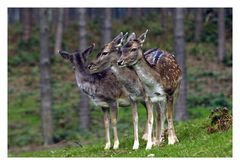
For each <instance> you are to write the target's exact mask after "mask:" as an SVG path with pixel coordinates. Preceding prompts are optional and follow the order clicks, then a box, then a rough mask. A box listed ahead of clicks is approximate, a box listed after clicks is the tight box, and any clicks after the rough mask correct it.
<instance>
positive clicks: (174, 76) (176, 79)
mask: <svg viewBox="0 0 240 165" xmlns="http://www.w3.org/2000/svg"><path fill="white" fill-rule="evenodd" d="M147 33H148V30H146V31H145V32H144V33H143V34H141V35H140V36H139V37H138V38H137V37H136V34H135V33H132V34H131V35H130V36H129V39H128V42H127V43H126V44H125V45H123V46H122V48H121V56H120V58H119V60H118V61H117V64H118V65H119V66H120V67H131V68H132V69H133V70H134V71H135V72H136V73H137V75H138V77H139V79H140V80H141V81H142V83H143V84H144V89H145V91H146V94H147V96H148V98H149V99H150V101H151V102H152V103H157V104H159V105H160V111H161V113H160V121H157V123H159V125H160V127H159V131H158V132H157V135H156V141H157V142H156V143H157V144H160V143H161V142H162V141H164V122H165V113H166V112H167V124H168V128H167V132H168V144H169V145H171V144H175V143H177V142H179V140H178V138H177V136H176V133H175V129H174V125H173V109H174V105H175V102H176V99H177V97H178V93H179V88H180V84H181V80H182V71H181V69H180V66H179V65H178V63H177V61H176V59H175V57H174V55H173V54H171V53H169V52H167V51H164V50H161V49H150V50H149V51H147V52H145V53H144V52H143V48H142V47H143V43H144V41H145V39H146V35H147Z"/></svg>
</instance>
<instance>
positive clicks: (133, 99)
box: [88, 32, 153, 149]
mask: <svg viewBox="0 0 240 165" xmlns="http://www.w3.org/2000/svg"><path fill="white" fill-rule="evenodd" d="M126 37H127V33H126V34H125V35H123V33H122V32H121V33H120V34H119V35H118V36H117V37H115V38H114V39H113V40H112V41H111V42H109V43H107V44H106V45H104V46H103V48H102V49H101V51H100V52H99V53H98V55H97V59H96V60H93V61H92V62H91V63H90V64H89V66H88V68H89V71H90V73H97V72H101V71H103V70H106V69H109V68H110V69H111V70H112V72H113V73H114V74H115V76H116V77H117V79H118V81H119V82H120V83H121V84H122V85H123V86H124V87H125V89H126V91H127V93H128V95H129V98H130V103H131V108H132V114H133V125H134V145H133V149H138V148H139V140H138V112H137V102H138V101H140V102H142V103H143V105H144V106H145V108H146V109H147V114H148V119H147V120H148V121H150V120H151V119H152V118H153V116H152V115H153V114H152V112H151V111H150V112H149V111H148V110H151V109H152V108H151V107H152V103H151V102H150V101H149V100H148V98H147V97H146V94H145V91H144V87H143V84H142V82H141V81H140V79H139V78H138V76H137V74H136V72H135V71H134V70H132V69H130V68H128V67H124V68H120V67H119V66H118V65H117V60H118V59H119V57H120V52H119V49H120V47H121V46H122V44H123V42H124V41H125V39H126ZM148 123H149V122H147V124H146V128H145V133H144V135H143V138H144V139H145V140H147V141H148V143H147V146H146V149H151V144H152V139H151V135H152V133H151V131H152V130H151V127H149V124H148ZM148 135H149V136H148Z"/></svg>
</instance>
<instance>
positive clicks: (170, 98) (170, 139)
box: [167, 96, 178, 144]
mask: <svg viewBox="0 0 240 165" xmlns="http://www.w3.org/2000/svg"><path fill="white" fill-rule="evenodd" d="M172 116H173V96H168V97H167V119H168V144H175V143H177V142H178V139H177V136H176V134H175V130H174V126H173V118H172Z"/></svg>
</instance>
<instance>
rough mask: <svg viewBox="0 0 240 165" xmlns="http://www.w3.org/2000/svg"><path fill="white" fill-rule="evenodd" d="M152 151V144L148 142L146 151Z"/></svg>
mask: <svg viewBox="0 0 240 165" xmlns="http://www.w3.org/2000/svg"><path fill="white" fill-rule="evenodd" d="M150 149H152V142H147V146H146V150H150Z"/></svg>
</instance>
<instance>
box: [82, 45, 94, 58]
mask: <svg viewBox="0 0 240 165" xmlns="http://www.w3.org/2000/svg"><path fill="white" fill-rule="evenodd" d="M94 47H95V43H92V44H91V45H90V46H89V47H88V48H87V49H85V50H84V51H83V52H82V55H83V56H84V57H86V56H87V55H89V54H91V53H92V51H93V49H94Z"/></svg>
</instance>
